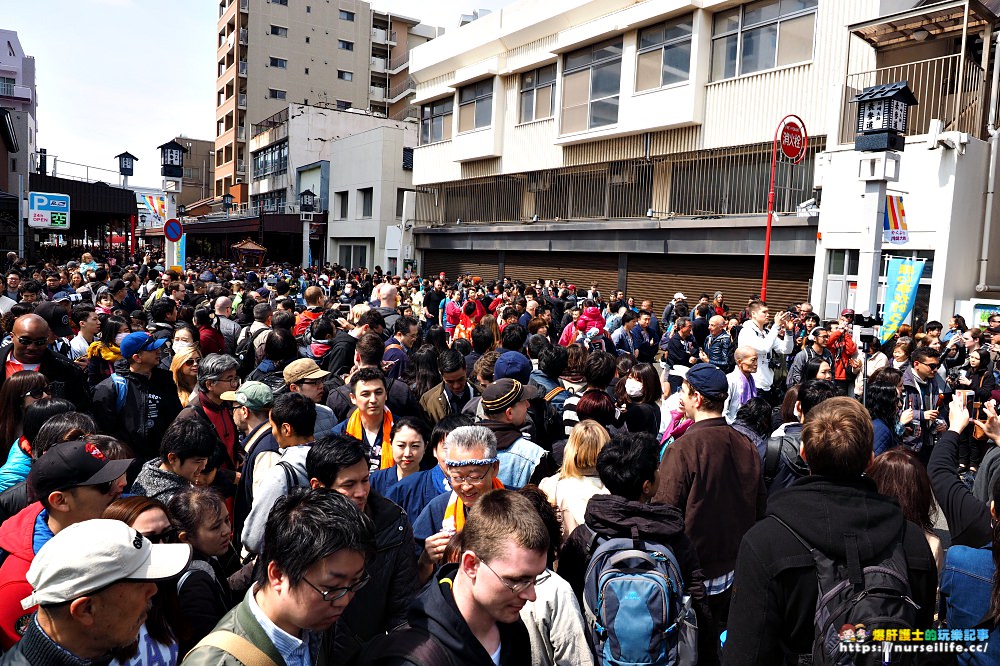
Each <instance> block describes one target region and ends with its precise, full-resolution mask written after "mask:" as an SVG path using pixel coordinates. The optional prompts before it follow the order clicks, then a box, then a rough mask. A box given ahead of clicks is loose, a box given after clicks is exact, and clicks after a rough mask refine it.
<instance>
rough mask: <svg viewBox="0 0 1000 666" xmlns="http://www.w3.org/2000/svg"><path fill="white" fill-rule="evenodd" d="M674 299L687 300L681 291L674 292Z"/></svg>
mask: <svg viewBox="0 0 1000 666" xmlns="http://www.w3.org/2000/svg"><path fill="white" fill-rule="evenodd" d="M674 300H675V301H686V300H687V296H685V295H684V294H683V293H681V292H679V291H678V292H677V293H675V294H674Z"/></svg>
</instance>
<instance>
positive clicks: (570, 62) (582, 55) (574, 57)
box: [566, 46, 592, 69]
mask: <svg viewBox="0 0 1000 666" xmlns="http://www.w3.org/2000/svg"><path fill="white" fill-rule="evenodd" d="M591 57H592V52H591V49H590V47H589V46H588V47H587V48H585V49H580V50H579V51H574V52H573V53H570V54H568V55H567V56H566V69H576V68H577V67H583V66H584V65H589V64H590V60H591Z"/></svg>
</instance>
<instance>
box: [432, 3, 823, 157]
mask: <svg viewBox="0 0 1000 666" xmlns="http://www.w3.org/2000/svg"><path fill="white" fill-rule="evenodd" d="M817 2H818V0H758V1H757V2H751V3H749V4H746V5H743V6H741V7H735V8H733V9H730V10H726V11H723V12H719V13H717V14H716V15H715V16H714V17H713V30H712V62H711V79H712V80H713V81H717V80H720V79H725V78H731V77H734V76H741V75H744V74H750V73H752V72H758V71H761V70H764V69H770V68H773V67H780V66H784V65H790V64H794V63H797V62H804V61H806V60H809V59H810V58H811V57H812V50H813V35H814V32H815V22H816V6H817ZM692 33H693V16H692V15H687V16H683V17H680V18H677V19H671V20H669V21H665V22H663V23H659V24H656V25H653V26H649V27H647V28H643V29H642V30H640V31H639V35H638V42H637V45H636V46H637V54H636V75H635V90H636V92H643V91H647V90H655V89H657V88H662V87H665V86H670V85H673V84H677V83H683V82H685V81H687V80H688V78H689V77H690V70H691V42H692ZM623 47H624V39H623V38H622V37H616V38H613V39H610V40H607V41H604V42H600V43H598V44H593V45H590V46H586V47H584V48H582V49H578V50H576V51H573V52H572V53H568V54H566V55H565V56H564V57H563V72H562V129H561V131H562V132H564V133H572V132H582V131H586V130H591V129H595V128H598V127H605V126H607V125H613V124H615V123H617V122H618V107H619V99H620V96H621V70H622V52H623ZM556 78H557V75H556V65H555V64H552V65H547V66H545V67H541V68H539V69H536V70H533V71H530V72H525V73H523V74H521V82H520V103H519V109H518V122H521V123H526V122H531V121H533V120H541V119H544V118H551V117H552V116H553V115H554V114H555V100H556V95H555V85H556ZM458 104H459V117H458V131H459V132H467V131H470V130H475V129H479V128H482V127H489V126H490V124H491V123H492V117H491V115H492V106H493V80H492V79H486V80H483V81H477V82H475V83H472V84H469V85H467V86H464V87H462V88H459V90H458ZM452 113H453V100H452V99H451V98H449V99H443V100H437V101H434V102H430V103H428V104H425V105H423V107H422V108H421V114H420V142H421V144H426V143H434V142H436V141H444V140H447V139H450V138H451V122H452Z"/></svg>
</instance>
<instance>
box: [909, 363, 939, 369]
mask: <svg viewBox="0 0 1000 666" xmlns="http://www.w3.org/2000/svg"><path fill="white" fill-rule="evenodd" d="M914 363H919V364H920V365H926V366H927V367H928V368H930V369H931V370H937V369H938V368H940V367H941V364H940V363H924V362H923V361H914Z"/></svg>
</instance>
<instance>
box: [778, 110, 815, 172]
mask: <svg viewBox="0 0 1000 666" xmlns="http://www.w3.org/2000/svg"><path fill="white" fill-rule="evenodd" d="M808 143H809V139H808V137H807V136H806V133H805V132H804V131H803V129H802V126H801V125H799V124H798V123H797V122H796V121H794V120H788V121H786V122H785V125H784V127H782V128H781V154H782V155H784V156H785V157H787V158H788V159H790V160H792V161H793V162H798V161H799V160H801V159H802V157H803V155H805V152H806V145H807V144H808Z"/></svg>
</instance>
